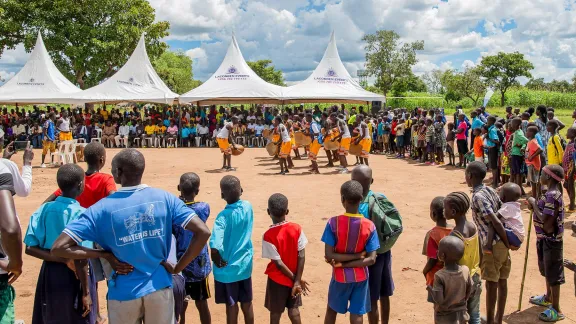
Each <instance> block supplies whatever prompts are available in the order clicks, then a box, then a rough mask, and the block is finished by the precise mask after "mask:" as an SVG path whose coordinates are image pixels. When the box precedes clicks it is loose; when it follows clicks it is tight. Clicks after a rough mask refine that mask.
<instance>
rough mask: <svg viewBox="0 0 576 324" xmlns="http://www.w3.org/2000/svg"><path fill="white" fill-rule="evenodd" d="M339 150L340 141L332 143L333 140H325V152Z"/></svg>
mask: <svg viewBox="0 0 576 324" xmlns="http://www.w3.org/2000/svg"><path fill="white" fill-rule="evenodd" d="M338 148H340V142H338V141H334V142H332V140H331V139H325V140H324V149H325V150H328V151H336V150H337V149H338Z"/></svg>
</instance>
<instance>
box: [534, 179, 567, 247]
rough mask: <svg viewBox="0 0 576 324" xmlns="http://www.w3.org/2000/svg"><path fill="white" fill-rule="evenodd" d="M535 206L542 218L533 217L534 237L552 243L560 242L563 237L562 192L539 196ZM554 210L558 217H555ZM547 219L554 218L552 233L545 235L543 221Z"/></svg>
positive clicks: (550, 192) (554, 191)
mask: <svg viewBox="0 0 576 324" xmlns="http://www.w3.org/2000/svg"><path fill="white" fill-rule="evenodd" d="M537 205H538V209H539V210H540V213H542V216H543V217H542V219H540V218H538V217H534V229H535V230H536V237H537V238H538V239H539V240H542V239H544V240H548V241H553V242H562V238H563V236H564V198H563V197H562V191H559V190H551V191H547V192H546V193H545V194H543V195H542V196H540V199H538V202H537ZM556 209H558V215H556ZM534 215H536V214H534ZM548 217H553V218H556V220H555V222H554V232H553V233H546V232H545V231H544V221H545V220H546V219H547V218H548Z"/></svg>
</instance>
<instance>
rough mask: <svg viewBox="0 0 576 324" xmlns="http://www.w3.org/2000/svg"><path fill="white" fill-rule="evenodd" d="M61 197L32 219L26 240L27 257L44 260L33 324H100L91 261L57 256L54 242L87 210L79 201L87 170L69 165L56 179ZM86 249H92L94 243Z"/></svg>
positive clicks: (40, 210)
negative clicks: (95, 301) (53, 251)
mask: <svg viewBox="0 0 576 324" xmlns="http://www.w3.org/2000/svg"><path fill="white" fill-rule="evenodd" d="M56 181H57V182H58V187H59V188H60V190H61V191H62V194H61V196H59V197H58V198H56V200H55V201H53V202H47V203H45V204H43V205H42V206H41V207H40V208H39V209H38V210H37V211H36V212H35V213H34V214H33V215H32V217H31V218H30V223H29V224H28V230H27V231H26V235H25V237H24V244H26V254H28V255H30V256H33V257H35V258H38V259H40V260H43V262H42V268H41V269H40V274H39V276H38V283H37V284H36V295H35V298H34V310H33V312H32V322H33V323H82V324H84V323H90V324H93V323H96V315H97V312H96V309H95V307H94V306H95V304H93V303H92V301H93V300H95V299H96V298H98V296H97V295H96V281H95V278H94V274H93V272H92V271H90V273H89V272H88V261H86V260H69V259H62V258H59V257H56V256H53V255H52V254H51V253H50V249H51V248H52V245H53V244H54V241H56V239H57V238H58V236H59V235H60V234H61V233H62V231H63V230H64V229H65V228H66V225H68V224H69V223H71V222H73V221H74V220H76V219H77V218H78V217H79V216H80V215H81V214H82V213H83V212H84V210H85V208H83V207H81V206H80V204H79V203H78V201H76V197H78V196H79V195H80V194H81V193H82V191H83V190H84V170H82V168H80V167H79V166H77V165H75V164H65V165H63V166H62V167H60V169H58V173H57V175H56ZM82 245H84V246H86V247H90V248H92V247H93V245H92V242H88V241H84V242H83V243H82Z"/></svg>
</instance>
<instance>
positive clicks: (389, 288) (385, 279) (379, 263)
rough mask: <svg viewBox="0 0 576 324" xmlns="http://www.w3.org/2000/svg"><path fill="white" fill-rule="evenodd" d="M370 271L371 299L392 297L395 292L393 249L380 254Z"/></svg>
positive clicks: (369, 268)
mask: <svg viewBox="0 0 576 324" xmlns="http://www.w3.org/2000/svg"><path fill="white" fill-rule="evenodd" d="M368 272H369V276H368V278H369V279H368V280H369V281H368V284H369V285H370V299H371V300H379V299H380V297H390V296H392V295H393V294H394V280H393V279H392V252H391V251H388V252H386V253H383V254H378V256H377V257H376V263H374V264H373V265H371V266H369V267H368Z"/></svg>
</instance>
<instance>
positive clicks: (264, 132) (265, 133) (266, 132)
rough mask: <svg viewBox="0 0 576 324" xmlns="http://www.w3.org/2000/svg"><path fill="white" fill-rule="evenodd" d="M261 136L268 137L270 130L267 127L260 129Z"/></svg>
mask: <svg viewBox="0 0 576 324" xmlns="http://www.w3.org/2000/svg"><path fill="white" fill-rule="evenodd" d="M262 136H263V137H264V138H269V137H270V130H269V129H265V130H263V131H262Z"/></svg>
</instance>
